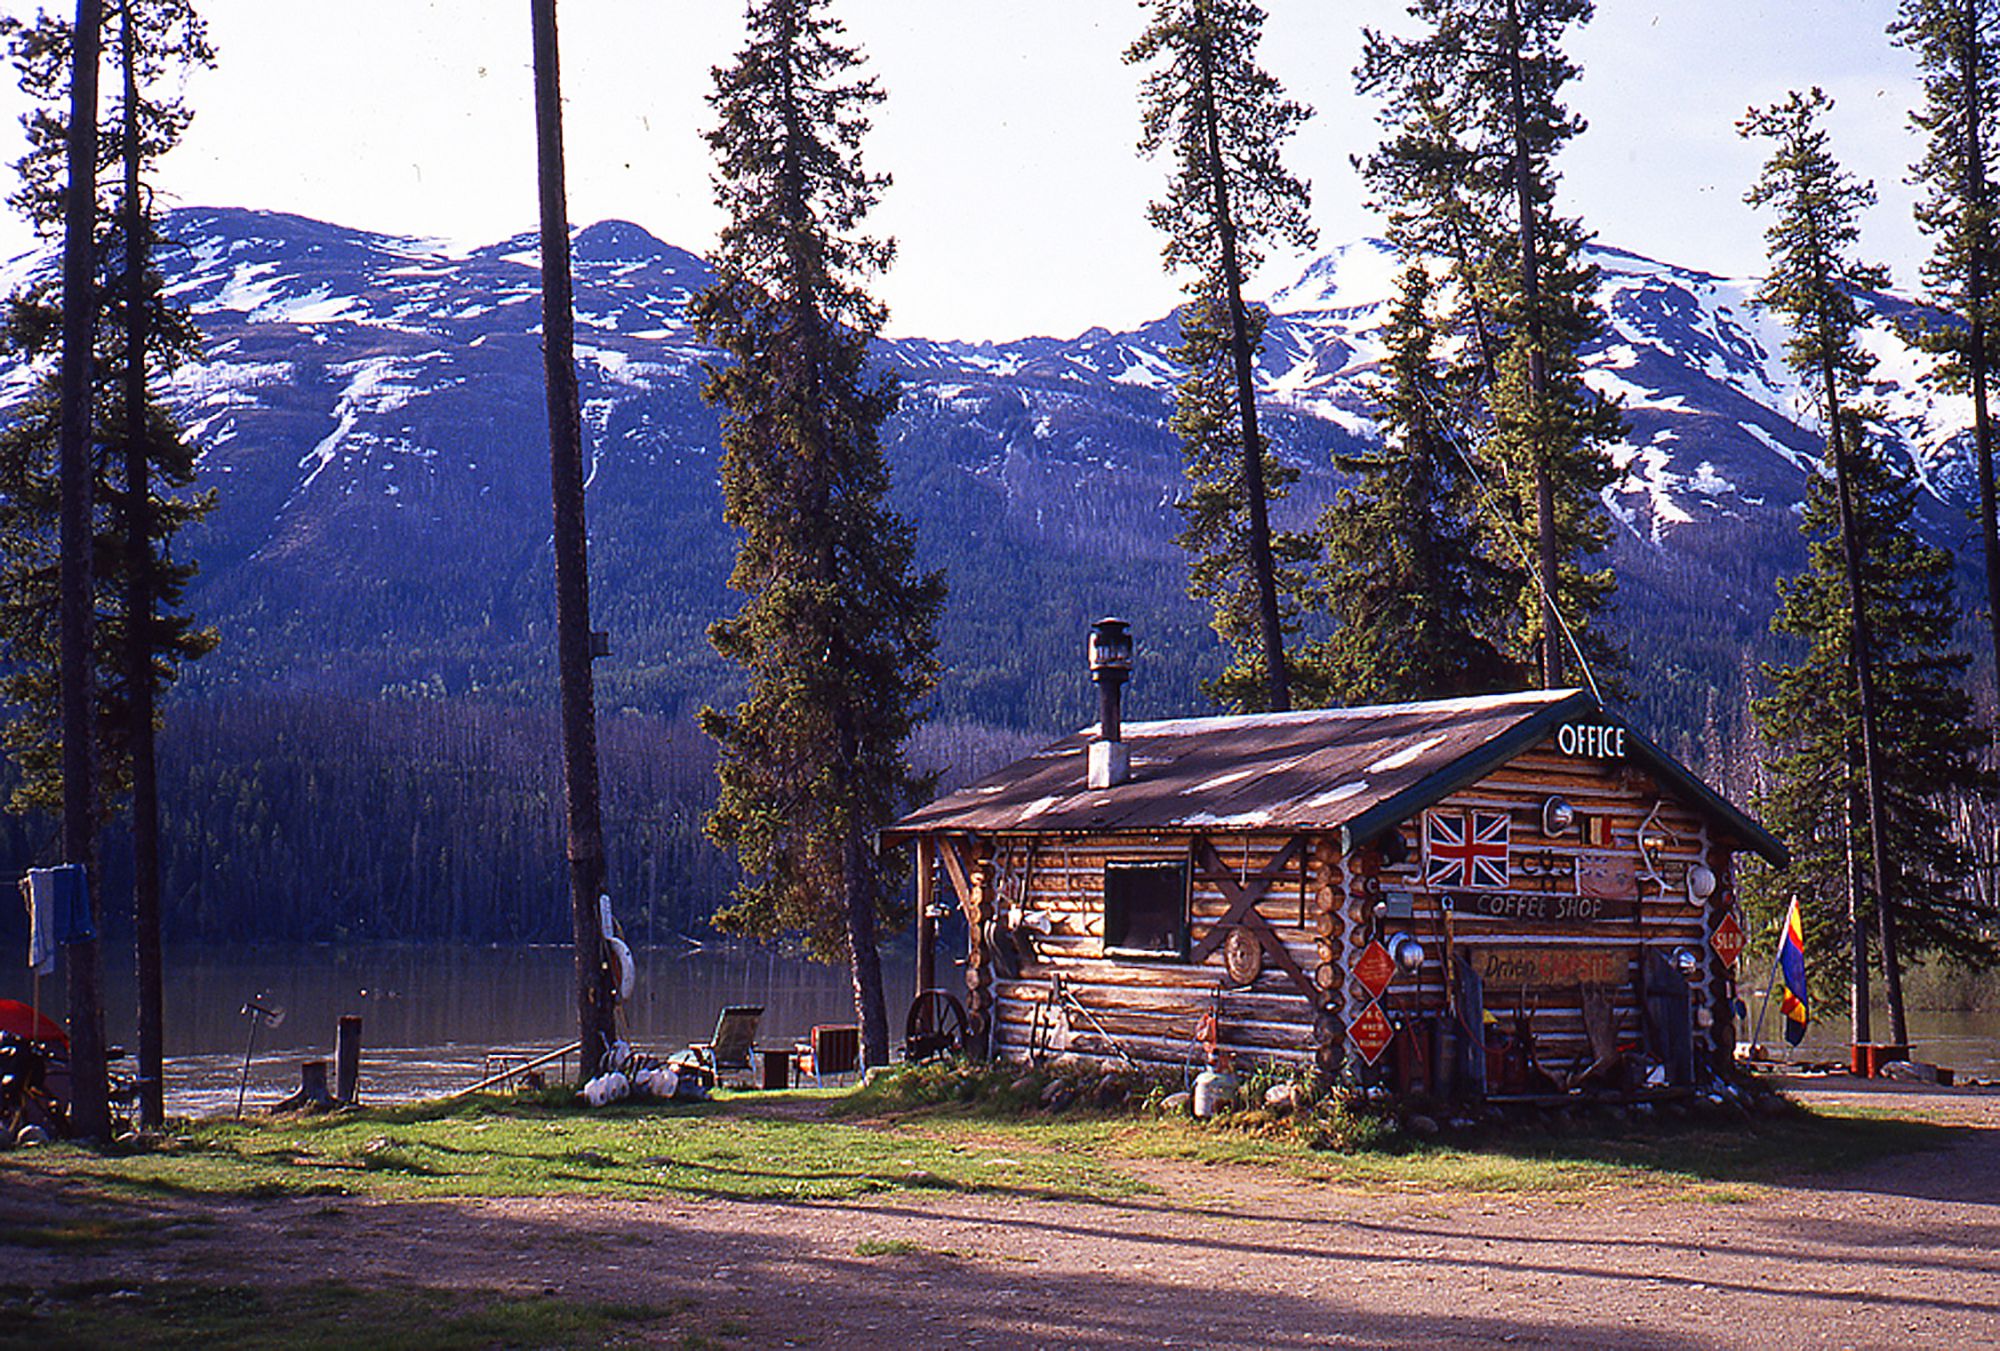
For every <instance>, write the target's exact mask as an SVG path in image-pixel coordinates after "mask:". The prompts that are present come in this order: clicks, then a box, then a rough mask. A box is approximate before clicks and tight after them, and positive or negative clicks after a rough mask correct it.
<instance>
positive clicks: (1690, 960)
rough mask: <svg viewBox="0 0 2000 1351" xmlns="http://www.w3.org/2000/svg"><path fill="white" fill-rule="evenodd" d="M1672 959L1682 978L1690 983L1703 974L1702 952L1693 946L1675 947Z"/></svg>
mask: <svg viewBox="0 0 2000 1351" xmlns="http://www.w3.org/2000/svg"><path fill="white" fill-rule="evenodd" d="M1672 961H1673V964H1674V970H1676V971H1678V972H1680V973H1681V979H1682V980H1684V981H1687V982H1689V983H1690V984H1692V983H1693V982H1694V980H1695V978H1696V977H1697V976H1699V975H1700V974H1701V954H1700V953H1698V952H1696V951H1695V950H1694V949H1693V948H1675V949H1674V955H1673V958H1672Z"/></svg>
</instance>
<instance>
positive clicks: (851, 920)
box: [842, 839, 889, 1065]
mask: <svg viewBox="0 0 2000 1351" xmlns="http://www.w3.org/2000/svg"><path fill="white" fill-rule="evenodd" d="M846 864H847V866H846V868H845V870H844V871H845V872H846V874H847V895H846V896H845V897H843V898H842V899H843V900H844V901H845V903H846V907H847V943H848V956H849V959H850V961H851V964H852V967H853V970H854V1012H855V1015H856V1017H857V1019H858V1021H859V1022H860V1024H861V1063H862V1064H864V1065H886V1064H888V1063H889V1015H888V999H887V994H886V992H885V991H884V989H883V986H882V952H881V946H880V943H879V941H878V939H877V936H876V926H875V902H876V893H877V891H878V890H879V889H880V886H881V882H880V879H879V877H878V876H877V873H876V866H875V859H874V858H873V857H872V856H871V855H870V854H869V851H868V845H867V842H866V841H864V840H861V839H849V840H848V842H847V859H846Z"/></svg>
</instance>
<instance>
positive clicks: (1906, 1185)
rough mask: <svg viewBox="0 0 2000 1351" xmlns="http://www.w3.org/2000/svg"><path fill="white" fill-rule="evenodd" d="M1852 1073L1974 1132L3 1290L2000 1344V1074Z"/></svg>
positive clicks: (755, 1219) (1205, 1178) (766, 1325)
mask: <svg viewBox="0 0 2000 1351" xmlns="http://www.w3.org/2000/svg"><path fill="white" fill-rule="evenodd" d="M1844 1082H1845V1083H1846V1087H1844V1088H1842V1089H1840V1090H1829V1089H1826V1088H1806V1089H1804V1090H1803V1091H1802V1093H1801V1096H1803V1097H1805V1098H1807V1099H1808V1100H1814V1099H1820V1100H1824V1099H1829V1098H1834V1097H1841V1098H1846V1099H1850V1100H1851V1099H1853V1098H1856V1097H1862V1096H1868V1097H1878V1098H1884V1099H1885V1100H1884V1102H1883V1105H1884V1106H1889V1105H1891V1104H1892V1103H1893V1106H1894V1107H1895V1109H1896V1110H1897V1111H1898V1112H1906V1111H1907V1112H1910V1113H1913V1114H1923V1115H1926V1116H1930V1117H1933V1118H1934V1119H1939V1120H1949V1121H1953V1122H1957V1123H1961V1124H1964V1125H1967V1126H1969V1127H1973V1129H1971V1130H1969V1131H1967V1132H1966V1134H1965V1136H1964V1137H1963V1138H1962V1139H1961V1140H1960V1141H1959V1142H1958V1143H1956V1144H1955V1145H1953V1146H1952V1147H1950V1148H1949V1149H1946V1150H1942V1151H1938V1152H1935V1153H1929V1154H1919V1155H1913V1156H1905V1157H1903V1158H1900V1159H1894V1160H1890V1161H1888V1162H1887V1163H1884V1164H1881V1165H1877V1166H1872V1167H1870V1168H1868V1169H1866V1170H1863V1171H1860V1172H1856V1173H1850V1174H1845V1175H1840V1176H1831V1177H1827V1176H1820V1177H1817V1178H1813V1179H1811V1180H1808V1181H1807V1182H1805V1183H1803V1184H1800V1185H1796V1186H1788V1187H1784V1188H1766V1187H1733V1186H1732V1187H1727V1188H1723V1187H1705V1188H1702V1189H1699V1190H1698V1191H1697V1192H1694V1193H1690V1194H1688V1195H1675V1194H1672V1193H1641V1194H1640V1195H1639V1196H1638V1197H1637V1198H1636V1199H1635V1197H1634V1195H1633V1194H1632V1193H1629V1192H1618V1193H1614V1194H1609V1195H1603V1196H1596V1195H1593V1196H1589V1197H1585V1198H1583V1199H1574V1198H1571V1199H1557V1200H1550V1199H1540V1198H1529V1197H1520V1196H1502V1197H1492V1196H1485V1197H1482V1196H1466V1195H1446V1196H1438V1195H1414V1194H1410V1195H1405V1194H1396V1193H1392V1194H1387V1195H1384V1194H1363V1193H1358V1192H1354V1191H1349V1190H1343V1189H1338V1188H1332V1187H1327V1186H1321V1185H1313V1184H1302V1183H1297V1182H1293V1181H1290V1180H1288V1179H1285V1178H1283V1177H1280V1176H1278V1175H1276V1174H1275V1173H1271V1172H1266V1171H1251V1170H1242V1169H1235V1168H1200V1167H1195V1166H1191V1165H1186V1164H1160V1165H1147V1166H1146V1177H1147V1179H1148V1180H1149V1181H1151V1182H1153V1183H1155V1184H1156V1185H1158V1186H1159V1187H1160V1188H1161V1192H1160V1194H1158V1195H1151V1196H1145V1197H1141V1198H1138V1199H1135V1200H1129V1201H1114V1202H1083V1203H1079V1202H1072V1201H1045V1200H1025V1199H1016V1198H1007V1197H994V1196H970V1195H964V1194H959V1193H938V1194H930V1193H918V1194H900V1193H899V1194H894V1195H891V1196H888V1197H886V1198H885V1199H880V1200H871V1201H858V1202H857V1201H850V1202H841V1203H837V1204H835V1203H829V1204H796V1203H787V1204H777V1203H757V1202H742V1201H688V1200H685V1199H681V1198H678V1197H676V1198H668V1199H663V1200H661V1201H658V1202H625V1203H603V1202H580V1201H566V1200H522V1201H514V1200H498V1201H463V1202H451V1203H415V1202H402V1203H390V1202H368V1201H341V1202H340V1203H339V1204H338V1205H337V1206H332V1207H329V1206H328V1205H327V1204H326V1202H325V1200H324V1199H323V1198H322V1199H315V1200H300V1201H276V1202H241V1203H231V1204H229V1205H226V1206H224V1207H221V1208H220V1223H216V1224H212V1225H207V1226H204V1227H203V1228H202V1229H201V1230H199V1231H197V1232H196V1233H195V1234H194V1235H192V1236H190V1237H187V1238H177V1239H176V1240H175V1241H173V1242H172V1243H164V1244H159V1245H156V1246H152V1247H140V1248H134V1249H130V1250H118V1251H112V1252H107V1253H105V1254H102V1255H100V1256H94V1257H91V1258H88V1259H86V1260H84V1261H82V1262H79V1259H78V1258H77V1257H76V1256H75V1255H73V1254H61V1253H50V1252H47V1251H38V1250H21V1249H16V1250H11V1251H10V1250H8V1249H7V1248H6V1247H5V1246H4V1245H0V1266H4V1267H5V1269H6V1270H7V1272H8V1276H7V1277H6V1279H7V1280H8V1281H9V1282H21V1281H35V1280H44V1279H45V1280H50V1281H55V1280H74V1279H77V1278H78V1277H79V1275H80V1274H95V1275H100V1276H104V1277H107V1278H114V1277H115V1278H117V1279H123V1280H133V1281H139V1280H157V1279H199V1280H207V1281H215V1280H219V1279H228V1280H234V1281H254V1282H259V1283H266V1282H268V1283H280V1284H282V1283H288V1282H293V1281H307V1280H312V1279H317V1278H322V1277H337V1278H339V1279H343V1280H346V1281H349V1282H352V1283H355V1284H366V1283H368V1282H371V1281H395V1282H409V1281H419V1282H426V1283H442V1284H451V1285H459V1286H464V1287H468V1288H480V1289H503V1290H513V1291H527V1292H544V1291H546V1292H548V1293H550V1294H552V1295H555V1296H557V1297H561V1296H565V1295H569V1296H590V1297H594V1298H613V1299H629V1300H636V1301H641V1302H645V1303H650V1304H661V1305H665V1304H670V1303H672V1302H673V1301H675V1300H692V1301H695V1307H696V1308H698V1309H701V1310H704V1311H706V1312H707V1313H709V1314H710V1315H711V1316H713V1317H715V1318H719V1319H725V1320H726V1321H727V1323H728V1325H729V1326H730V1327H731V1328H732V1330H733V1331H734V1334H735V1335H733V1336H732V1337H731V1338H730V1344H734V1345H745V1346H772V1345H785V1344H796V1345H803V1346H818V1347H906V1348H920V1347H932V1346H982V1347H1025V1346H1075V1347H1092V1348H1098V1347H1102V1348H1136V1347H1154V1346H1176V1345H1177V1346H1203V1347H1273V1348H1288V1347H1306V1346H1354V1347H1435V1346H1454V1345H1457V1346H1497V1345H1511V1346H1542V1347H1593V1348H1609V1347H1617V1348H1626V1347H1660V1348H1696V1347H1725V1346H1757V1347H1766V1346H1768V1347H1785V1348H1789V1349H1791V1351H1798V1349H1799V1348H1812V1347H1896V1348H1904V1349H1908V1348H1917V1347H1965V1346H1991V1345H2000V1093H1996V1092H1994V1091H1990V1090H1955V1091H1936V1090H1933V1091H1928V1092H1924V1091H1913V1090H1910V1089H1907V1088H1896V1089H1881V1090H1876V1091H1874V1092H1873V1093H1870V1092H1869V1091H1868V1090H1867V1089H1865V1088H1857V1087H1856V1086H1854V1085H1853V1084H1852V1081H1844ZM23 1199H24V1198H21V1197H18V1196H17V1197H16V1198H14V1200H15V1202H16V1203H19V1202H21V1201H22V1200H23ZM41 1199H43V1200H45V1201H50V1202H52V1201H54V1200H55V1199H56V1198H55V1197H54V1196H53V1195H51V1196H48V1197H45V1198H41ZM161 1204H163V1205H166V1206H177V1205H182V1204H186V1203H181V1202H165V1203H161ZM203 1208H205V1209H213V1208H212V1207H208V1206H206V1205H205V1206H204V1207H203ZM868 1254H873V1255H868ZM79 1267H82V1268H83V1270H82V1271H80V1270H79ZM580 1269H581V1270H583V1271H585V1272H586V1273H587V1274H584V1275H579V1271H580Z"/></svg>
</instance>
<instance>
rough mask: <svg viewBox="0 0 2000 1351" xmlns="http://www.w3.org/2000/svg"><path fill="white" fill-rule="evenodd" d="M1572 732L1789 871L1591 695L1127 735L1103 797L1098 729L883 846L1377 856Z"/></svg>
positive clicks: (1780, 856)
mask: <svg viewBox="0 0 2000 1351" xmlns="http://www.w3.org/2000/svg"><path fill="white" fill-rule="evenodd" d="M1573 721H1590V722H1594V723H1600V724H1607V725H1612V726H1616V727H1620V728H1623V729H1624V730H1625V732H1626V759H1627V760H1628V761H1631V762H1635V763H1637V764H1639V765H1640V766H1642V767H1643V768H1644V769H1646V770H1647V771H1649V772H1650V773H1652V774H1653V775H1654V776H1655V777H1656V778H1658V779H1659V780H1660V781H1661V782H1662V783H1663V784H1665V785H1667V786H1669V787H1671V788H1672V789H1673V790H1675V791H1677V792H1678V793H1679V794H1681V795H1682V796H1683V797H1684V798H1685V799H1686V800H1687V801H1688V802H1689V803H1690V804H1691V805H1693V806H1695V807H1696V808H1697V809H1698V810H1700V811H1702V812H1704V813H1705V814H1708V815H1710V816H1711V817H1713V818H1715V819H1717V820H1718V821H1719V822H1720V823H1721V824H1722V825H1723V826H1724V827H1725V828H1726V829H1727V830H1728V831H1729V833H1730V834H1732V835H1733V836H1735V837H1736V838H1737V839H1738V840H1739V841H1740V842H1741V843H1742V844H1743V846H1745V847H1747V848H1749V849H1751V850H1753V851H1755V852H1756V853H1757V854H1759V855H1761V856H1762V857H1763V858H1765V859H1767V860H1768V861H1770V862H1771V863H1773V864H1774V865H1776V866H1779V867H1783V866H1784V865H1785V863H1786V861H1787V854H1786V851H1785V847H1784V846H1783V845H1782V844H1781V843H1779V841H1778V840H1777V839H1775V838H1774V837H1773V836H1772V835H1771V834H1770V833H1769V832H1768V831H1766V830H1765V829H1764V828H1763V827H1762V826H1760V825H1758V824H1757V823H1756V822H1755V821H1754V820H1752V819H1751V818H1750V817H1749V816H1747V815H1745V814H1744V813H1743V812H1742V811H1740V810H1738V809H1737V808H1736V807H1735V806H1733V805H1732V804H1731V803H1730V802H1728V801H1727V800H1726V799H1724V798H1723V797H1721V796H1720V795H1719V794H1717V793H1716V792H1714V791H1713V790H1712V789H1710V788H1709V787H1708V786H1707V785H1706V784H1704V783H1702V782H1701V780H1700V779H1698V778H1696V777H1695V776H1694V775H1693V774H1692V773H1690V772H1689V771H1688V770H1687V769H1686V768H1685V767H1683V766H1682V765H1680V764H1679V763H1678V762H1677V761H1675V760H1674V759H1673V758H1672V757H1671V756H1669V755H1668V754H1667V753H1666V752H1665V751H1663V750H1661V749H1660V748H1659V747H1658V746H1655V745H1654V744H1653V743H1652V742H1651V741H1649V740H1647V739H1646V738H1645V737H1644V736H1641V735H1640V734H1638V733H1637V732H1635V731H1633V730H1632V729H1631V728H1630V727H1629V725H1627V724H1626V723H1625V721H1624V720H1623V719H1622V718H1620V717H1618V716H1617V715H1616V714H1613V713H1608V712H1606V711H1605V710H1604V708H1603V707H1602V706H1601V705H1600V704H1599V703H1598V701H1597V700H1596V699H1595V698H1593V697H1592V696H1591V695H1589V694H1588V693H1586V692H1584V691H1581V690H1531V691H1527V692H1523V693H1517V694H1498V695H1483V696H1477V697H1473V698H1464V699H1443V700H1432V701H1427V702H1423V703H1405V704H1380V705H1374V706H1370V707H1364V708H1335V709H1309V710H1302V711H1299V712H1293V713H1263V714H1246V715H1240V716H1234V717H1210V718H1180V719H1172V720H1168V721H1160V722H1138V723H1127V724H1125V728H1124V740H1125V742H1126V744H1127V745H1128V747H1129V748H1130V754H1131V766H1132V769H1131V778H1130V780H1129V781H1127V782H1125V783H1122V784H1119V785H1117V786H1115V787H1111V788H1090V787H1089V786H1088V785H1087V783H1086V774H1085V766H1086V762H1087V757H1088V754H1089V747H1090V743H1091V742H1092V741H1093V740H1094V739H1095V738H1096V736H1097V729H1096V728H1095V727H1094V726H1093V727H1087V728H1084V729H1083V730H1081V731H1079V732H1077V733H1075V734H1074V735H1072V736H1069V737H1066V738H1064V739H1063V740H1061V741H1058V742H1056V743H1054V744H1053V745H1051V746H1048V747H1046V748H1045V749H1043V750H1041V751H1039V752H1037V753H1035V754H1034V755H1031V756H1029V757H1028V758H1026V759H1024V760H1021V761H1018V762H1016V763H1015V764H1013V765H1010V766H1008V767H1007V768H1006V769H1003V770H1001V771H999V772H998V773H996V774H993V775H991V776H989V777H988V778H986V779H984V780H982V781H980V782H979V783H976V784H973V785H971V786H970V787H967V788H963V789H960V790H959V791H957V792H954V793H951V794H949V795H947V796H945V797H942V798H940V799H938V800H937V801H935V802H933V803H931V804H930V805H928V806H926V807H923V808H921V809H920V810H918V811H915V812H912V813H910V814H909V815H908V816H905V817H904V818H903V819H902V820H900V821H898V822H897V823H896V824H895V825H894V826H892V827H891V828H890V829H889V830H888V831H885V832H884V837H885V839H887V840H889V841H894V840H897V839H902V838H907V837H911V836H915V835H923V834H930V833H934V832H940V831H960V832H971V833H979V834H986V833H992V834H1009V833H1018V832H1034V833H1038V834H1064V833H1077V834H1083V833H1100V832H1127V831H1138V832H1159V833H1166V832H1180V831H1194V830H1237V831H1253V830H1274V831H1276V830H1286V831H1315V832H1327V833H1330V832H1334V831H1338V832H1339V833H1340V835H1341V838H1342V843H1343V846H1344V847H1345V848H1347V849H1353V848H1354V847H1355V846H1357V845H1360V844H1366V843H1368V842H1369V841H1371V840H1372V839H1374V838H1375V837H1376V836H1377V835H1379V834H1380V833H1381V832H1382V831H1384V830H1386V829H1387V828H1389V827H1390V826H1393V825H1395V824H1397V823H1398V822H1400V821H1403V820H1405V819H1407V818H1409V817H1410V816H1411V815H1413V814H1414V813H1416V812H1419V811H1421V810H1422V809H1423V808H1425V807H1427V806H1429V805H1431V804H1433V803H1435V802H1437V801H1439V800H1441V799H1443V798H1445V797H1447V796H1449V795H1450V794H1451V793H1453V792H1456V791H1457V790H1459V789H1461V788H1463V787H1465V786H1466V785H1468V784H1471V783H1474V782H1477V781H1478V780H1479V779H1481V778H1483V777H1485V776H1486V775H1488V774H1490V773H1492V772H1493V771H1495V770H1497V769H1499V768H1500V767H1501V766H1502V765H1504V764H1506V763H1507V762H1508V761H1509V760H1511V759H1513V758H1514V757H1515V756H1517V755H1520V754H1521V753H1522V752H1524V751H1526V750H1528V749H1529V748H1531V747H1533V746H1535V745H1537V744H1538V743H1540V742H1541V741H1543V740H1544V739H1545V738H1548V737H1550V736H1552V735H1553V734H1554V733H1555V731H1556V729H1557V728H1559V727H1561V726H1563V725H1564V724H1566V723H1569V722H1573Z"/></svg>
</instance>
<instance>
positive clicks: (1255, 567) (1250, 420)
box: [1198, 14, 1292, 713]
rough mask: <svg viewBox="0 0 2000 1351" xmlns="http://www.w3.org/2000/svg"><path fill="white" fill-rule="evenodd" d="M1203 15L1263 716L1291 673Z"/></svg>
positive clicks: (1278, 702)
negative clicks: (1261, 659) (1261, 667)
mask: <svg viewBox="0 0 2000 1351" xmlns="http://www.w3.org/2000/svg"><path fill="white" fill-rule="evenodd" d="M1207 22H1208V20H1207V16H1206V15H1205V14H1204V15H1202V16H1201V23H1202V29H1201V41H1200V46H1199V49H1198V50H1199V53H1200V62H1201V118H1202V130H1203V134H1204V136H1205V137H1206V140H1207V149H1208V172H1209V182H1210V184H1211V185H1212V186H1211V189H1210V198H1211V209H1212V211H1213V213H1214V215H1215V228H1216V233H1217V236H1218V237H1219V241H1220V243H1221V248H1222V284H1223V290H1224V292H1225V294H1224V296H1223V301H1224V303H1225V304H1226V305H1227V306H1228V309H1229V355H1230V360H1231V362H1232V364H1233V366H1234V368H1235V375H1236V409H1237V416H1238V419H1239V421H1240V422H1241V424H1242V430H1243V496H1244V499H1245V504H1246V506H1247V507H1248V508H1249V513H1250V540H1249V546H1250V572H1251V576H1252V579H1253V580H1254V582H1255V585H1256V588H1257V636H1258V641H1259V644H1260V645H1261V646H1262V648H1263V650H1264V689H1265V693H1264V701H1265V704H1266V708H1265V710H1264V711H1265V712H1270V713H1283V712H1285V711H1286V710H1287V709H1289V708H1290V707H1291V706H1292V690H1291V674H1290V672H1289V671H1288V670H1287V668H1286V665H1285V633H1284V626H1283V622H1282V620H1281V618H1280V616H1279V614H1278V581H1277V569H1276V568H1275V567H1274V565H1273V564H1272V561H1271V517H1270V506H1269V503H1268V502H1267V500H1266V490H1265V486H1264V439H1263V436H1262V435H1261V434H1260V433H1259V432H1258V430H1257V377H1256V368H1255V361H1254V358H1255V355H1256V354H1255V353H1253V352H1252V351H1251V350H1250V316H1249V314H1248V313H1247V312H1246V311H1245V310H1244V308H1243V265H1242V260H1241V258H1240V257H1239V256H1238V251H1237V246H1236V218H1235V217H1234V216H1233V215H1231V213H1230V204H1229V183H1228V180H1227V179H1226V178H1225V177H1224V174H1223V162H1222V133H1221V114H1220V112H1219V111H1218V109H1217V108H1216V104H1215V70H1214V66H1215V61H1214V54H1213V49H1212V48H1211V46H1210V43H1209V36H1208V28H1207Z"/></svg>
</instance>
